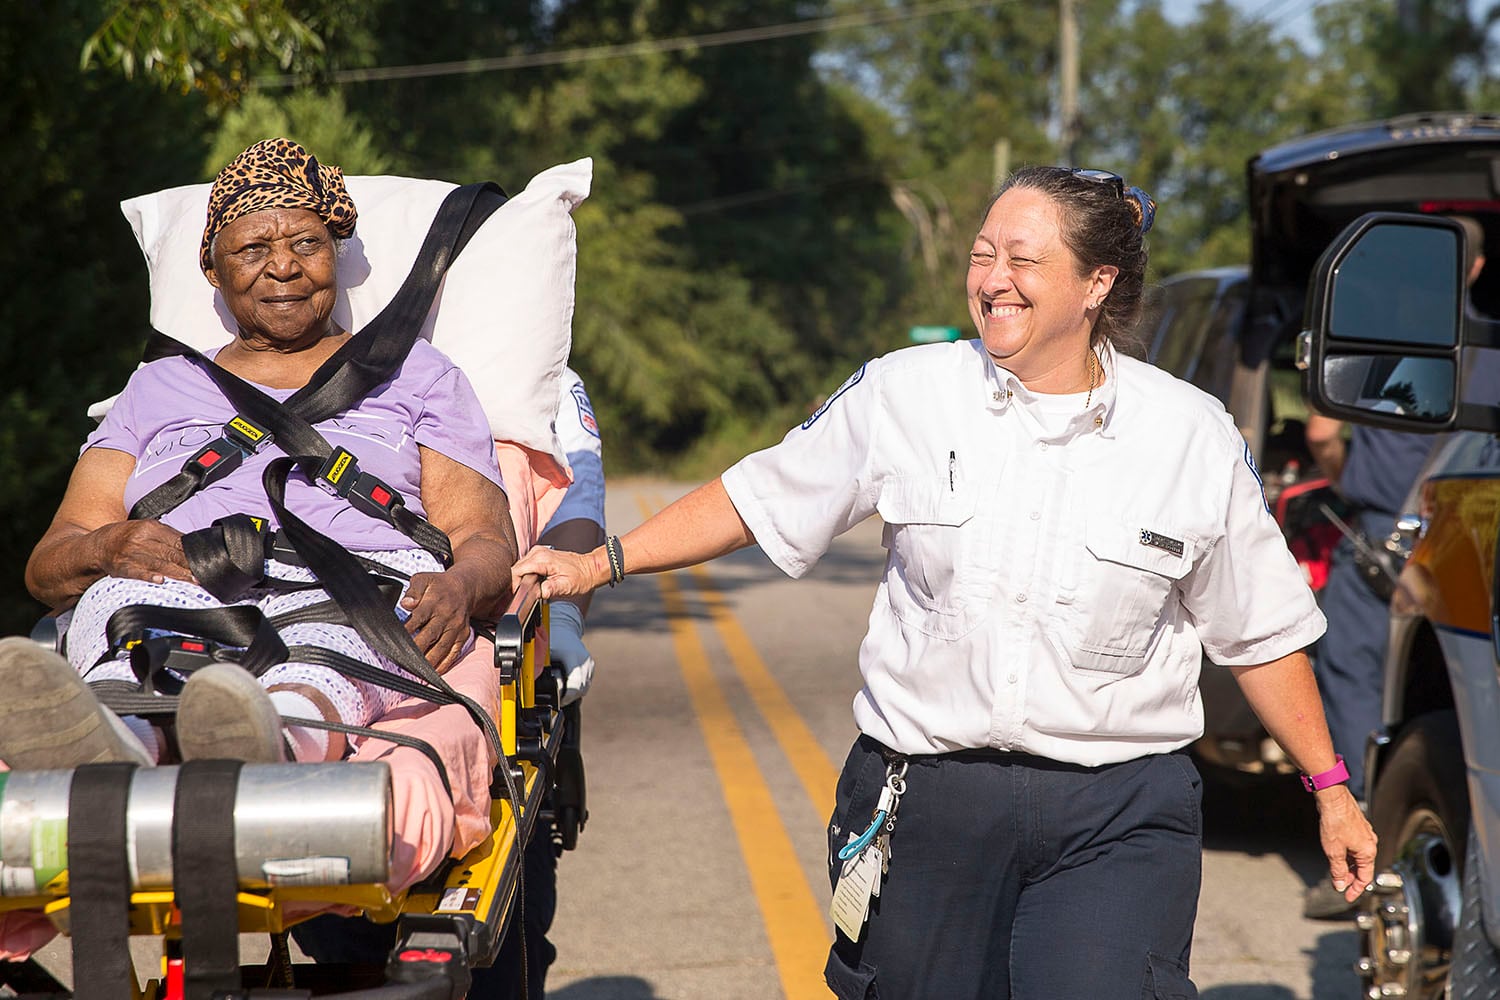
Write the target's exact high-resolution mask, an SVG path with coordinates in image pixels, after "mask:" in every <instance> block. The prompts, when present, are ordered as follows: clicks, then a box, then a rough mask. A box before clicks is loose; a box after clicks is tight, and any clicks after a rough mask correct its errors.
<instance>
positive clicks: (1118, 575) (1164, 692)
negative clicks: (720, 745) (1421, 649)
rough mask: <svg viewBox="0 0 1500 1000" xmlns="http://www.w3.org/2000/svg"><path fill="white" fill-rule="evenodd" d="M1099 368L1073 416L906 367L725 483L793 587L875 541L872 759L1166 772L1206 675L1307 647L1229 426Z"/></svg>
mask: <svg viewBox="0 0 1500 1000" xmlns="http://www.w3.org/2000/svg"><path fill="white" fill-rule="evenodd" d="M1102 354H1103V363H1104V365H1105V369H1106V371H1107V372H1108V373H1109V376H1110V377H1109V378H1108V379H1107V380H1106V381H1105V383H1104V384H1103V385H1102V386H1100V387H1099V389H1097V390H1096V391H1095V392H1094V393H1093V400H1092V405H1091V406H1090V407H1089V408H1088V409H1087V410H1085V409H1084V396H1083V394H1079V395H1078V396H1077V397H1053V398H1051V399H1048V398H1046V397H1039V396H1036V395H1034V394H1032V393H1030V392H1028V391H1027V390H1026V389H1025V387H1023V386H1022V385H1021V382H1020V380H1019V379H1017V378H1016V377H1015V376H1014V375H1012V374H1011V373H1010V372H1008V371H1006V370H1004V369H1002V368H999V367H998V366H997V365H995V364H994V363H993V362H992V361H991V360H990V358H989V356H988V355H987V354H986V353H985V352H984V348H983V346H982V344H981V343H980V342H979V341H977V340H975V341H962V342H959V343H952V344H935V345H931V346H925V347H915V348H909V349H907V350H903V351H898V352H896V353H894V354H890V355H887V356H885V357H883V358H879V359H877V360H874V361H871V362H869V363H868V364H866V365H865V366H864V367H863V368H861V369H860V370H859V371H858V372H856V373H855V374H854V375H853V376H851V377H850V379H849V380H848V381H847V382H846V383H845V384H844V385H843V386H842V387H841V388H840V389H839V390H838V392H836V393H834V395H833V396H832V397H830V398H829V400H828V402H827V403H825V404H824V405H823V407H822V408H821V409H820V410H819V411H818V412H817V413H816V414H814V415H813V416H812V417H811V418H810V419H809V420H808V421H807V422H806V423H804V424H803V425H802V426H801V427H799V428H796V429H794V430H792V431H791V432H790V433H789V434H787V436H786V438H785V439H784V440H783V441H782V442H781V443H780V444H778V445H776V446H774V447H772V448H768V449H766V450H765V451H761V452H757V453H755V454H753V455H750V456H748V457H747V458H745V459H743V460H742V461H740V462H739V463H738V464H736V465H735V466H734V467H733V468H731V469H729V470H728V471H727V472H725V474H724V477H723V481H724V486H725V488H726V489H727V490H728V493H729V496H730V499H731V500H732V501H733V502H734V505H735V507H736V509H738V511H739V513H740V515H741V516H742V517H744V519H745V521H746V523H747V524H748V525H749V526H750V529H751V531H752V532H754V534H755V538H756V541H757V542H758V543H759V544H760V546H761V548H762V549H763V550H765V552H766V554H767V555H768V556H770V558H771V559H772V561H774V562H775V563H776V564H777V565H778V566H779V567H781V569H782V570H784V571H785V572H786V573H787V574H789V575H791V576H794V577H796V576H801V575H802V574H803V573H805V572H806V571H807V570H808V569H809V568H811V566H812V565H813V564H814V563H816V562H817V560H818V559H819V558H820V557H821V556H822V555H823V553H824V552H825V551H827V549H828V545H829V543H830V542H831V541H832V540H833V538H834V537H835V536H836V535H838V534H840V533H841V532H843V531H846V530H848V529H849V528H850V527H852V526H853V525H855V524H857V523H858V522H860V521H862V520H864V518H866V517H868V516H869V515H870V514H872V513H875V512H878V513H879V514H880V516H881V517H882V518H883V519H884V520H885V523H886V527H885V536H884V544H885V547H886V549H887V550H888V556H887V559H886V565H885V572H884V576H883V578H882V580H881V582H880V587H879V589H878V590H877V591H876V595H875V606H874V608H873V609H872V610H871V612H870V625H869V631H868V633H867V634H866V636H865V639H864V642H863V644H862V645H861V646H860V651H859V662H860V671H861V673H862V674H863V676H864V682H865V685H864V688H863V690H861V691H860V692H859V694H858V695H857V696H856V697H855V700H854V715H855V720H856V722H857V723H858V724H859V728H860V729H861V731H863V732H865V733H867V734H869V735H870V736H872V737H874V738H875V739H877V740H879V741H880V742H881V743H884V744H885V745H886V746H888V747H891V748H892V749H895V750H898V751H902V752H906V753H941V752H945V751H950V750H955V749H960V748H966V747H994V748H997V749H1001V750H1013V751H1024V752H1028V753H1034V754H1038V755H1042V756H1045V757H1049V758H1052V759H1054V760H1061V761H1068V762H1072V763H1077V764H1084V765H1095V764H1104V763H1112V762H1117V761H1122V760H1129V759H1132V758H1136V757H1140V756H1142V755H1145V754H1150V753H1160V752H1165V751H1169V750H1174V749H1177V748H1178V747H1182V746H1185V745H1186V744H1188V743H1190V742H1191V741H1192V740H1194V739H1196V738H1197V737H1198V736H1200V735H1202V732H1203V711H1202V707H1201V705H1200V702H1199V699H1198V673H1199V669H1200V663H1201V657H1202V654H1203V652H1205V651H1206V652H1207V654H1208V656H1209V658H1210V659H1212V660H1213V661H1214V662H1216V663H1219V664H1224V665H1247V664H1256V663H1263V662H1268V661H1270V660H1274V659H1277V658H1278V657H1281V656H1285V655H1287V654H1289V653H1292V652H1295V651H1296V650H1298V649H1301V648H1303V647H1305V646H1307V645H1308V644H1309V643H1311V642H1313V641H1314V640H1315V639H1317V638H1318V636H1320V635H1321V634H1322V633H1323V629H1324V624H1325V622H1324V619H1323V615H1322V613H1321V612H1320V611H1319V610H1318V607H1317V604H1316V602H1315V601H1314V599H1313V595H1312V593H1311V591H1310V590H1308V587H1307V584H1306V583H1305V582H1304V581H1303V577H1302V573H1301V571H1300V570H1299V569H1298V568H1297V564H1296V562H1295V561H1294V560H1293V558H1292V556H1291V554H1290V553H1289V552H1288V551H1287V547H1286V543H1285V541H1284V540H1283V538H1282V535H1281V532H1280V530H1279V529H1278V527H1277V525H1276V522H1275V520H1274V519H1273V518H1272V517H1271V515H1270V513H1269V512H1268V511H1267V510H1266V506H1265V500H1264V496H1263V494H1262V492H1261V484H1260V478H1259V475H1258V474H1257V473H1256V471H1255V468H1254V466H1253V464H1252V463H1251V461H1250V456H1249V449H1248V448H1247V447H1246V445H1245V441H1244V439H1243V438H1242V437H1241V436H1240V434H1239V432H1238V430H1237V429H1236V428H1235V426H1234V423H1233V421H1232V420H1231V419H1230V418H1229V416H1228V414H1226V413H1225V412H1224V408H1223V406H1221V405H1220V404H1219V403H1218V402H1217V401H1216V400H1214V399H1213V398H1212V397H1210V396H1208V395H1206V394H1204V393H1202V392H1200V391H1199V390H1197V389H1195V388H1193V387H1192V386H1190V385H1188V384H1187V383H1185V382H1181V381H1178V380H1177V379H1174V378H1172V377H1171V376H1170V375H1167V374H1166V373H1164V372H1162V371H1160V370H1158V369H1156V368H1153V367H1151V366H1149V365H1146V364H1143V363H1141V362H1138V361H1134V360H1132V359H1130V358H1126V357H1122V356H1119V355H1117V354H1115V353H1114V352H1113V351H1112V350H1109V349H1105V350H1104V351H1103V352H1102ZM1069 403H1071V406H1070V408H1071V407H1076V409H1075V410H1072V413H1071V415H1069V414H1068V413H1066V412H1064V413H1062V415H1060V416H1059V415H1058V407H1059V406H1060V405H1068V404H1069ZM1049 426H1050V427H1051V428H1052V429H1051V430H1049V429H1048V427H1049Z"/></svg>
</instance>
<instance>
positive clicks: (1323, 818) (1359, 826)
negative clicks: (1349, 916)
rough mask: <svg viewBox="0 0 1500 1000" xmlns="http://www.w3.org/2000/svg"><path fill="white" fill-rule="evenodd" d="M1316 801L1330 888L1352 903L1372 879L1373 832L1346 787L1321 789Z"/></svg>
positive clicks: (1319, 834)
mask: <svg viewBox="0 0 1500 1000" xmlns="http://www.w3.org/2000/svg"><path fill="white" fill-rule="evenodd" d="M1317 798H1318V836H1319V838H1320V839H1321V840H1322V841H1323V853H1324V854H1326V855H1328V874H1329V875H1330V876H1331V877H1332V878H1333V887H1334V888H1335V889H1337V890H1338V891H1339V892H1342V893H1343V894H1344V898H1345V899H1346V900H1348V901H1349V902H1351V903H1352V902H1354V901H1355V900H1356V899H1358V898H1359V895H1360V893H1362V892H1364V891H1365V887H1366V886H1368V885H1369V884H1370V881H1371V880H1372V879H1374V877H1375V843H1376V838H1375V831H1374V830H1373V829H1371V827H1370V821H1369V820H1367V819H1366V818H1365V814H1364V813H1363V812H1362V811H1361V810H1360V808H1359V803H1358V802H1356V801H1354V795H1353V794H1352V793H1351V792H1350V791H1349V786H1348V785H1342V784H1340V785H1334V786H1332V787H1330V788H1324V789H1322V790H1320V791H1319V792H1317Z"/></svg>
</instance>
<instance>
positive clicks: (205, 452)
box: [183, 438, 245, 486]
mask: <svg viewBox="0 0 1500 1000" xmlns="http://www.w3.org/2000/svg"><path fill="white" fill-rule="evenodd" d="M244 460H245V453H244V452H243V451H241V450H240V449H239V447H238V446H237V445H235V444H234V443H232V442H231V441H229V440H228V439H227V438H216V439H215V440H213V441H210V442H209V443H208V444H206V445H204V446H203V447H202V448H199V449H198V451H197V452H196V453H195V454H194V455H193V457H192V458H190V459H188V460H187V464H186V465H184V466H183V468H184V469H197V470H198V472H199V474H200V475H201V476H202V477H203V479H202V482H203V485H205V486H207V485H208V484H209V483H213V482H217V481H218V480H220V479H223V478H224V477H225V476H227V475H229V474H230V473H231V472H233V471H234V470H235V469H238V468H239V467H240V463H241V462H243V461H244Z"/></svg>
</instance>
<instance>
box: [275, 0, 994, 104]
mask: <svg viewBox="0 0 1500 1000" xmlns="http://www.w3.org/2000/svg"><path fill="white" fill-rule="evenodd" d="M1005 2H1009V0H939V2H936V3H929V4H924V5H922V6H920V7H911V8H909V9H906V10H879V11H867V12H865V13H862V14H838V15H834V16H832V17H819V18H812V19H809V20H806V21H792V22H789V23H785V24H768V25H764V26H762V27H759V28H737V29H734V30H730V31H715V32H710V33H707V34H702V35H683V36H680V37H677V38H648V39H642V40H641V41H638V42H622V43H619V44H616V45H595V46H590V47H587V48H576V49H559V50H556V51H553V52H531V53H525V54H521V55H514V56H493V57H489V58H482V59H462V60H459V61H457V62H441V63H423V64H420V65H415V66H376V67H371V68H369V69H342V70H337V71H335V72H334V73H332V74H330V75H329V80H330V81H331V82H333V83H370V82H374V81H377V80H419V79H426V78H428V77H435V76H457V75H460V74H466V73H493V72H498V71H502V70H514V69H534V68H536V67H538V66H563V65H569V64H572V63H580V62H593V61H596V60H599V59H622V58H627V57H630V56H643V55H654V54H656V53H658V52H681V51H683V50H684V49H707V48H715V47H718V46H721V45H744V44H748V43H752V42H765V41H771V40H773V39H779V38H794V37H797V36H799V35H815V34H818V33H820V32H824V31H836V30H839V29H843V28H863V27H868V26H871V25H876V24H889V23H892V22H896V21H911V20H916V19H918V18H924V17H933V16H935V15H938V14H951V13H954V12H956V11H961V10H971V9H973V8H975V7H991V6H994V5H995V4H997V3H1005ZM300 82H302V78H301V77H299V76H295V75H292V74H283V75H280V76H262V77H256V78H255V79H254V80H252V81H251V85H252V86H254V87H257V88H259V89H262V90H267V89H274V88H277V87H290V86H294V85H296V84H298V83H300Z"/></svg>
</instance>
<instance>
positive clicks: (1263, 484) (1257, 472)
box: [1245, 441, 1271, 514]
mask: <svg viewBox="0 0 1500 1000" xmlns="http://www.w3.org/2000/svg"><path fill="white" fill-rule="evenodd" d="M1245 464H1246V465H1248V466H1249V467H1250V475H1252V476H1254V477H1255V485H1257V486H1259V487H1260V502H1261V503H1263V504H1265V507H1266V513H1267V514H1269V513H1271V504H1270V502H1269V501H1267V500H1266V482H1265V480H1264V479H1262V478H1261V477H1260V470H1259V469H1257V468H1256V467H1255V459H1254V457H1253V456H1251V454H1250V442H1248V441H1246V442H1245Z"/></svg>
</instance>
